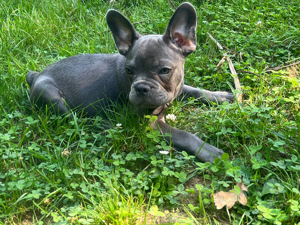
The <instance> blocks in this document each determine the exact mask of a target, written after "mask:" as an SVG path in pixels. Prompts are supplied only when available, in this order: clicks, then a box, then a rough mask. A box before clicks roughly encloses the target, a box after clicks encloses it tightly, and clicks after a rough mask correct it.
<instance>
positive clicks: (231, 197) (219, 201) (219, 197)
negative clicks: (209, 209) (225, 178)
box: [214, 182, 248, 209]
mask: <svg viewBox="0 0 300 225" xmlns="http://www.w3.org/2000/svg"><path fill="white" fill-rule="evenodd" d="M236 186H238V187H239V189H240V190H241V192H240V194H239V195H237V194H236V193H234V192H232V191H235V190H231V191H228V192H224V191H220V192H218V193H216V194H214V200H215V205H216V207H217V209H222V208H223V207H224V206H225V205H227V208H228V209H231V208H232V207H233V206H234V204H235V202H236V201H239V202H240V203H241V204H242V205H246V204H247V197H246V195H245V194H244V192H243V191H248V188H247V187H246V186H245V185H244V182H242V183H237V184H236Z"/></svg>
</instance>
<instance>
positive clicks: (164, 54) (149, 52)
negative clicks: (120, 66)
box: [126, 35, 183, 61]
mask: <svg viewBox="0 0 300 225" xmlns="http://www.w3.org/2000/svg"><path fill="white" fill-rule="evenodd" d="M126 57H127V59H129V60H135V61H136V60H138V61H139V60H142V61H145V60H146V61H149V60H155V59H172V60H174V61H176V60H182V59H183V58H182V56H181V55H180V54H179V53H177V52H176V51H174V50H173V49H172V48H170V47H169V46H168V45H167V44H166V43H165V42H164V41H163V38H162V36H161V35H146V36H142V37H140V38H139V39H138V40H137V41H136V42H135V43H134V45H133V46H132V48H131V50H130V51H129V53H128V55H127V56H126Z"/></svg>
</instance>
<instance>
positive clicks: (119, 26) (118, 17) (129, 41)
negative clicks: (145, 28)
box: [106, 9, 140, 56]
mask: <svg viewBox="0 0 300 225" xmlns="http://www.w3.org/2000/svg"><path fill="white" fill-rule="evenodd" d="M106 22H107V24H108V27H109V29H110V30H111V32H112V34H113V36H114V40H115V44H116V46H117V48H118V49H119V52H120V54H122V55H124V56H125V55H126V54H127V52H128V51H129V49H130V48H131V46H132V45H133V43H134V42H135V41H136V40H137V39H138V38H139V37H140V35H139V34H138V33H137V32H136V31H135V29H134V27H133V25H132V24H131V23H130V21H129V20H128V19H127V18H125V17H124V16H123V15H122V14H121V13H119V12H118V11H116V10H113V9H111V10H109V11H108V12H107V14H106Z"/></svg>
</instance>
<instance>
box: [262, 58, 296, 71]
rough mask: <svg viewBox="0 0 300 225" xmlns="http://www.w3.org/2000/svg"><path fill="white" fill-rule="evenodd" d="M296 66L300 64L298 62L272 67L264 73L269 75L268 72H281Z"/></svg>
mask: <svg viewBox="0 0 300 225" xmlns="http://www.w3.org/2000/svg"><path fill="white" fill-rule="evenodd" d="M298 64H300V61H297V62H294V63H292V64H289V65H286V66H276V67H273V68H270V69H266V71H265V72H266V73H270V72H273V71H278V70H282V69H284V68H287V67H291V66H296V65H298Z"/></svg>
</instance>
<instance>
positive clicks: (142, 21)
mask: <svg viewBox="0 0 300 225" xmlns="http://www.w3.org/2000/svg"><path fill="white" fill-rule="evenodd" d="M146 21H148V20H141V21H138V22H134V23H132V24H138V23H144V22H146ZM108 31H110V29H106V30H104V31H103V32H102V34H103V33H105V32H108ZM97 33H98V34H101V33H100V32H97Z"/></svg>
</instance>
